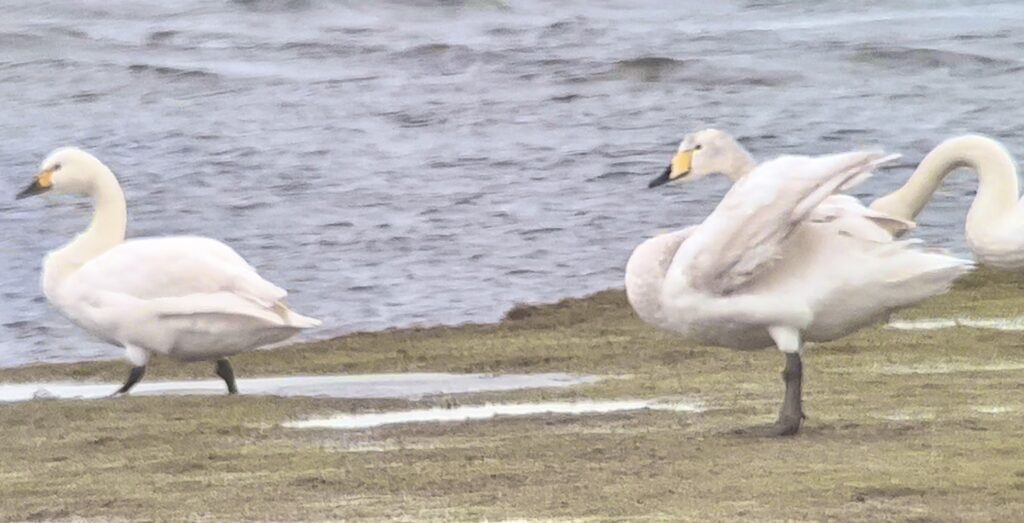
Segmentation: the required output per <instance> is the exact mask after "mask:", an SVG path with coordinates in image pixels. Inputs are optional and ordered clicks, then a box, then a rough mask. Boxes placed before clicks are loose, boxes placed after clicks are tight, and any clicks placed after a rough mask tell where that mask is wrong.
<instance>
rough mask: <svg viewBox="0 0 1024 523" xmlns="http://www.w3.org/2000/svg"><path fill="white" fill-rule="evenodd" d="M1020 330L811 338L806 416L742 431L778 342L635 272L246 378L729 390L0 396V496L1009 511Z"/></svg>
mask: <svg viewBox="0 0 1024 523" xmlns="http://www.w3.org/2000/svg"><path fill="white" fill-rule="evenodd" d="M1022 290H1024V289H1022V283H1021V280H1019V279H1018V278H1016V277H1012V276H1001V275H994V274H986V273H983V274H979V275H976V276H972V277H971V278H969V279H967V280H966V281H965V282H964V283H963V284H962V285H960V286H959V287H958V289H957V291H955V292H954V293H952V294H951V295H949V296H946V297H943V298H940V299H937V300H933V301H932V302H929V303H927V304H925V305H923V306H922V307H919V308H916V309H913V310H910V311H906V312H905V313H904V314H903V315H904V316H906V317H934V316H948V315H951V314H954V313H955V314H957V315H961V316H963V315H975V316H1018V315H1024V299H1022V296H1024V294H1022V292H1021V291H1022ZM1020 337H1021V336H1020V333H1016V332H999V331H989V330H978V329H967V328H958V329H949V330H939V331H893V330H886V329H882V328H876V329H871V330H866V331H863V332H861V333H859V334H856V335H854V336H850V337H848V338H846V339H844V340H841V341H838V342H834V343H830V344H826V345H824V346H821V347H817V348H815V349H812V350H810V351H809V352H808V355H807V357H806V359H805V361H806V363H805V373H806V378H805V395H806V397H805V399H806V403H805V409H806V411H807V413H808V415H809V417H810V418H809V419H808V421H807V423H806V424H805V429H804V431H803V433H801V434H800V435H798V436H796V437H794V438H790V439H761V438H756V437H752V436H748V435H744V434H743V433H741V432H738V431H737V430H736V429H738V428H743V427H748V426H751V425H755V424H759V423H766V422H768V421H770V420H771V419H773V416H774V413H775V409H776V407H777V404H778V401H780V399H781V391H782V384H781V381H780V379H779V377H778V372H779V370H780V367H781V365H782V358H781V357H780V355H779V354H778V353H777V352H775V351H758V352H735V351H729V350H723V349H717V348H711V347H698V346H692V345H687V344H685V343H683V342H681V341H680V340H678V339H676V338H675V337H673V336H671V335H668V334H664V333H660V332H657V331H655V330H653V329H650V328H648V327H645V326H643V325H642V324H640V323H639V322H638V321H637V320H636V319H635V318H634V317H633V316H632V314H631V313H630V311H629V310H628V307H627V306H626V304H625V301H624V298H623V295H622V293H621V292H620V291H607V292H603V293H598V294H597V295H594V296H592V297H589V298H585V299H574V300H566V301H563V302H561V303H558V304H553V305H542V306H525V307H519V308H517V309H515V310H514V311H510V313H509V318H507V319H506V320H505V321H504V322H502V323H500V324H497V325H468V326H464V327H438V328H429V329H411V330H394V331H387V332H380V333H367V334H356V335H352V336H346V337H342V338H338V339H334V340H327V341H323V342H317V343H310V344H304V345H299V346H295V347H290V348H285V349H280V350H276V351H272V352H264V353H256V354H248V355H244V356H240V357H237V358H235V360H234V361H235V368H236V371H237V372H238V373H239V375H240V376H243V377H246V376H255V375H282V374H295V373H336V372H350V373H364V372H378V371H388V372H396V371H397V372H401V371H428V370H429V371H454V372H463V371H471V372H542V371H568V372H581V373H599V374H606V375H617V376H626V377H624V378H621V379H609V380H605V381H603V382H600V383H598V384H596V385H591V386H586V387H580V388H573V389H567V390H534V391H520V392H515V393H510V394H493V393H492V394H483V395H475V396H468V397H459V398H458V401H459V402H461V403H463V404H467V403H475V402H480V401H486V400H496V399H501V400H504V401H526V400H537V399H555V398H584V397H585V398H648V397H664V396H682V397H691V398H700V399H701V400H703V401H704V402H706V403H707V404H708V405H709V406H711V407H712V410H710V411H708V412H705V413H702V414H685V413H670V412H629V413H620V414H613V415H601V416H579V417H570V416H535V417H526V418H505V419H497V420H493V421H486V422H468V423H459V424H448V425H437V424H424V425H407V426H391V427H387V428H380V429H375V430H365V431H354V432H339V431H329V430H292V429H284V428H282V427H280V423H281V422H283V421H286V420H291V419H297V418H303V417H307V416H312V415H315V414H326V413H334V412H349V411H360V410H369V409H401V408H407V407H409V406H410V405H415V403H410V402H403V401H397V400H389V401H381V400H373V401H368V400H364V401H344V400H323V399H312V398H304V399H303V398H294V399H285V398H259V397H246V396H241V397H227V396H211V397H136V398H122V399H115V400H99V401H32V402H25V403H18V404H8V405H0V438H2V440H3V441H4V445H3V447H2V449H3V450H0V498H2V499H3V500H4V502H3V503H2V505H0V518H3V519H6V520H25V519H29V520H45V519H69V518H74V517H81V518H88V519H103V520H106V519H112V518H131V519H152V520H182V519H212V520H237V519H261V520H266V519H274V520H297V519H305V520H310V519H312V520H322V519H369V520H392V519H407V520H417V521H419V520H480V519H490V520H498V519H505V518H565V519H569V518H573V519H575V518H585V519H591V520H622V519H635V520H651V519H663V520H673V521H675V520H695V521H707V520H789V519H795V520H836V519H837V520H843V521H879V520H893V521H908V520H916V521H962V520H967V521H991V520H1003V521H1008V520H1015V519H1017V518H1018V517H1019V515H1020V514H1021V513H1022V512H1024V460H1022V459H1021V456H1022V450H1024V449H1022V443H1021V434H1022V433H1024V371H1022V370H1014V369H1013V368H1010V369H1008V370H998V368H997V367H993V365H994V364H1003V365H1004V366H1005V365H1006V364H1016V365H1024V347H1022V344H1021V342H1020V341H1019V340H1020ZM1011 366H1012V365H1011ZM913 369H917V370H919V371H930V372H932V373H912V372H910V371H911V370H913ZM938 371H942V372H938ZM125 372H127V366H126V364H124V363H121V362H97V363H85V364H76V365H40V366H32V367H23V368H18V369H5V370H2V371H0V380H3V381H27V380H36V379H54V378H59V379H67V378H74V379H108V380H112V381H120V380H121V379H123V377H124V373H125ZM186 376H188V377H207V378H209V377H212V368H211V365H209V364H203V365H178V364H174V363H170V362H165V361H158V362H157V363H156V364H155V365H154V366H153V368H152V370H151V372H150V373H149V375H147V377H146V379H147V380H150V379H160V378H161V377H186ZM243 392H244V391H243ZM436 401H437V400H435V399H427V400H424V401H423V402H420V403H421V404H431V405H432V404H434V403H436ZM991 407H1001V408H1003V409H1006V410H1005V411H1004V412H1002V413H992V411H991V410H990V408H991Z"/></svg>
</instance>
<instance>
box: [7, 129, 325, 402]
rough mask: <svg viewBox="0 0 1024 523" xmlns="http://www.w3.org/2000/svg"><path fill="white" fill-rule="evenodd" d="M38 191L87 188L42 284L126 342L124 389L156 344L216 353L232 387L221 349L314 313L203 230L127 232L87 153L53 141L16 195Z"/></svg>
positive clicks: (68, 311) (270, 336)
mask: <svg viewBox="0 0 1024 523" xmlns="http://www.w3.org/2000/svg"><path fill="white" fill-rule="evenodd" d="M44 192H53V193H70V194H77V195H82V196H89V197H91V198H92V200H93V206H94V213H93V218H92V223H90V224H89V227H88V228H87V229H86V230H85V231H84V232H83V233H81V234H79V235H78V236H77V237H75V239H74V240H72V241H71V242H70V243H68V244H67V245H65V246H64V247H62V248H60V249H58V250H55V251H53V252H51V253H49V254H48V255H47V256H46V258H45V259H44V261H43V276H42V284H43V293H44V294H45V295H46V298H47V300H49V301H50V303H51V304H52V305H53V306H54V307H56V308H57V310H59V311H60V312H61V313H62V314H63V315H64V316H66V317H68V318H69V319H70V320H71V321H72V322H74V323H76V324H78V325H79V326H81V327H82V328H84V329H85V330H87V331H89V332H90V333H92V334H94V335H96V336H97V337H99V338H101V339H103V340H104V341H107V342H109V343H112V344H116V345H120V346H122V347H124V348H125V351H126V353H127V356H128V359H129V360H130V361H131V363H132V365H133V367H132V369H131V373H130V374H129V376H128V379H127V380H126V381H125V383H124V385H123V386H122V387H121V388H120V389H118V390H117V392H116V393H115V394H124V393H127V392H128V391H129V390H130V389H131V388H132V386H134V385H135V384H136V383H137V382H138V381H139V380H140V379H142V376H143V374H144V373H145V370H146V363H147V362H148V361H149V358H150V356H151V355H152V354H153V353H160V354H165V355H167V356H170V357H171V358H174V359H178V360H183V361H192V360H216V361H217V364H216V372H217V375H218V376H220V377H221V378H223V379H224V382H225V383H226V384H227V387H228V392H229V393H230V394H234V393H236V392H237V390H238V389H237V387H236V385H235V376H234V371H233V370H232V368H231V364H230V363H229V362H228V360H227V356H230V355H232V354H237V353H239V352H244V351H248V350H252V349H255V348H257V347H260V346H263V345H268V344H271V343H275V342H279V341H282V340H284V339H286V338H289V337H291V336H293V335H295V334H296V333H298V332H299V331H300V330H302V329H306V328H310V327H315V326H317V325H319V324H320V321H318V320H315V319H313V318H308V317H306V316H302V315H300V314H297V313H295V312H292V311H291V310H290V309H288V307H287V306H286V305H285V301H284V300H285V296H286V295H287V292H285V291H284V290H283V289H281V288H279V287H277V286H275V285H274V284H272V283H270V282H268V281H266V280H264V279H263V278H261V277H260V276H259V275H258V274H256V270H255V269H253V268H252V266H250V265H249V264H248V263H246V262H245V260H243V259H242V257H241V256H239V255H238V253H236V252H235V251H234V250H232V249H231V248H230V247H228V246H227V245H225V244H223V243H221V242H219V241H217V240H212V239H209V238H200V237H166V238H141V239H133V240H127V241H125V228H126V226H127V222H128V217H127V209H126V204H125V199H124V193H123V192H122V191H121V186H120V184H118V182H117V178H115V177H114V174H113V173H112V172H111V171H110V169H108V168H107V166H105V165H103V163H102V162H100V161H99V160H98V159H96V158H95V157H94V156H92V155H91V154H89V153H87V152H85V151H82V150H80V149H76V148H70V147H69V148H62V149H57V150H56V151H54V152H53V153H51V154H50V155H49V156H48V157H47V158H46V160H44V161H43V163H42V165H41V166H40V172H39V174H37V175H36V177H35V180H33V182H32V184H31V185H29V186H28V187H27V188H26V189H25V190H23V191H21V192H20V193H18V195H17V198H18V199H21V198H25V197H27V196H32V195H36V194H41V193H44Z"/></svg>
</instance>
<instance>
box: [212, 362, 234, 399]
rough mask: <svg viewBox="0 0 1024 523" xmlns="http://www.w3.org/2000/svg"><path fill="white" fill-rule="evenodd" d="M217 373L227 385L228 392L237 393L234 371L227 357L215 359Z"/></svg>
mask: <svg viewBox="0 0 1024 523" xmlns="http://www.w3.org/2000/svg"><path fill="white" fill-rule="evenodd" d="M217 375H218V376H220V377H221V378H222V379H223V380H224V383H227V385H228V394H238V387H237V386H236V385H235V371H234V369H232V368H231V362H230V361H228V359H227V358H221V359H219V360H217Z"/></svg>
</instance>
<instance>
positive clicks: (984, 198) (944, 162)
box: [871, 135, 1018, 236]
mask: <svg viewBox="0 0 1024 523" xmlns="http://www.w3.org/2000/svg"><path fill="white" fill-rule="evenodd" d="M960 167H967V168H970V169H971V170H973V171H974V172H975V173H977V175H978V192H977V195H976V196H975V197H974V202H973V203H972V204H971V209H970V211H968V213H967V233H968V236H970V235H971V232H972V231H983V230H984V229H991V228H992V226H993V225H995V224H997V223H998V222H1000V221H1003V220H1006V219H1009V218H1010V217H1011V216H1012V214H1013V210H1014V208H1015V207H1016V206H1017V197H1018V184H1017V168H1016V166H1015V165H1014V163H1013V158H1012V157H1011V156H1010V154H1009V153H1008V152H1007V151H1006V149H1005V148H1003V146H1002V145H1000V144H999V142H997V141H995V140H992V139H991V138H986V137H984V136H978V135H968V136H960V137H957V138H951V139H949V140H946V141H944V142H942V143H941V144H939V145H938V146H937V147H936V148H935V149H932V151H931V152H930V153H928V155H927V156H925V157H924V160H921V164H920V165H918V166H917V169H916V170H915V171H914V174H913V175H911V176H910V179H909V180H907V183H906V184H904V185H903V187H900V188H899V189H897V190H896V191H894V192H892V193H891V194H888V195H886V196H883V197H881V198H879V199H877V200H875V201H874V202H873V203H872V204H871V208H872V209H875V210H879V211H882V212H885V213H888V214H891V215H894V216H896V217H898V218H903V219H906V220H913V219H914V217H915V216H917V214H918V213H920V212H921V210H922V209H924V206H925V205H927V203H928V200H930V199H931V197H932V194H933V193H935V191H936V190H937V189H938V188H939V185H941V184H942V181H943V180H945V178H946V176H948V175H949V173H951V172H953V171H954V170H956V169H958V168H960Z"/></svg>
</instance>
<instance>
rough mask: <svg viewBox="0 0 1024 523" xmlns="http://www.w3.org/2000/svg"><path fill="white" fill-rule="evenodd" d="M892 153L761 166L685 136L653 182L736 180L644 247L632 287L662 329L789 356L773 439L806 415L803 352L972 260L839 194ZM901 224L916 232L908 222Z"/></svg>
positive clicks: (950, 277)
mask: <svg viewBox="0 0 1024 523" xmlns="http://www.w3.org/2000/svg"><path fill="white" fill-rule="evenodd" d="M888 159H889V157H882V155H880V154H878V153H871V152H854V153H846V154H836V155H829V156H820V157H806V156H783V157H780V158H778V159H776V160H773V161H770V162H767V163H764V164H762V165H760V166H756V165H755V163H754V161H753V159H752V158H751V157H750V155H749V154H748V153H747V152H746V151H744V150H743V148H742V147H740V145H739V144H738V143H736V141H735V140H733V139H732V138H731V137H729V136H728V135H726V134H725V133H723V132H721V131H716V130H706V131H701V132H699V133H695V134H692V135H690V136H687V137H686V139H684V140H683V142H682V143H681V144H680V146H679V151H678V152H677V153H676V155H675V157H674V158H673V159H672V163H671V164H670V166H669V167H668V168H667V169H666V170H665V172H664V173H662V175H661V176H660V177H658V178H656V179H655V180H654V181H652V182H651V186H652V187H653V186H658V185H662V184H664V183H668V182H670V181H683V180H687V181H692V180H696V179H699V178H701V177H703V176H706V175H708V174H712V173H722V174H724V175H726V176H728V177H729V178H730V179H732V180H733V181H734V182H735V184H734V185H733V187H732V188H731V189H730V190H729V192H728V193H727V194H726V195H725V197H724V198H723V199H722V201H721V202H720V203H719V204H718V206H717V207H716V208H715V210H714V211H713V212H712V213H711V214H710V215H709V216H708V217H707V218H706V219H705V220H704V222H703V223H701V224H700V225H697V226H694V227H690V228H688V229H684V230H682V231H679V232H676V233H670V234H668V235H662V236H658V237H655V238H652V239H650V240H647V241H646V242H644V243H642V244H641V245H640V246H639V247H637V249H636V250H635V251H634V253H633V255H632V256H631V257H630V260H629V262H628V263H627V269H626V292H627V296H628V298H629V302H630V304H631V305H632V306H633V308H634V310H636V312H637V314H638V315H639V316H640V317H641V318H642V319H643V320H644V321H647V322H649V323H652V324H653V325H655V326H658V327H661V328H664V329H669V330H672V331H675V332H678V333H681V334H683V335H685V336H687V337H689V338H690V339H693V340H695V341H698V342H700V343H703V344H707V345H718V346H723V347H729V348H734V349H744V350H746V349H758V348H764V347H769V346H771V345H775V346H776V347H777V348H778V349H779V350H781V351H782V352H783V353H785V354H786V367H785V370H784V371H783V379H784V382H785V384H786V393H785V400H784V402H783V405H782V408H781V410H780V412H779V417H778V420H777V421H776V423H775V425H774V426H773V427H772V428H771V429H770V433H771V434H774V435H790V434H795V433H796V432H797V431H798V430H799V428H800V424H801V422H802V419H803V410H802V405H801V403H802V400H801V384H802V374H803V371H802V367H803V366H802V361H801V359H800V351H801V349H802V348H803V344H804V342H805V341H828V340H834V339H837V338H840V337H842V336H845V335H847V334H850V333H851V332H854V331H856V330H857V329H860V328H862V327H865V326H867V325H871V324H873V323H876V322H879V321H882V320H884V319H885V318H887V317H888V315H889V314H890V313H892V312H893V311H895V310H897V309H899V308H901V307H907V306H909V305H912V304H914V303H916V302H918V301H921V300H923V299H925V298H928V297H931V296H935V295H937V294H941V293H943V292H946V291H947V290H948V289H949V287H950V285H951V284H952V282H953V281H954V280H955V279H956V278H957V277H959V276H961V275H962V274H964V273H966V272H968V271H969V270H970V269H971V263H970V262H969V261H967V260H961V259H958V258H954V257H951V256H948V255H945V254H940V253H935V252H925V251H922V250H919V249H917V248H915V247H914V246H913V245H914V244H913V242H910V241H894V240H893V238H892V235H891V234H890V233H889V232H888V231H887V230H886V229H885V228H883V224H884V225H892V224H895V223H902V222H901V221H900V220H897V219H893V218H890V217H888V216H884V215H882V214H881V213H878V212H875V211H870V210H868V209H867V208H865V207H864V206H863V205H861V204H860V203H859V202H858V201H857V200H856V199H854V198H852V197H849V196H845V195H841V194H836V193H838V192H840V191H843V190H846V189H848V188H850V187H852V186H854V185H855V184H857V183H859V182H860V181H862V180H863V179H865V178H866V177H867V176H868V175H869V174H870V171H871V170H872V169H873V168H875V167H876V166H878V165H879V164H881V163H883V162H884V161H887V160H888ZM904 226H909V225H908V224H906V223H904Z"/></svg>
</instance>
